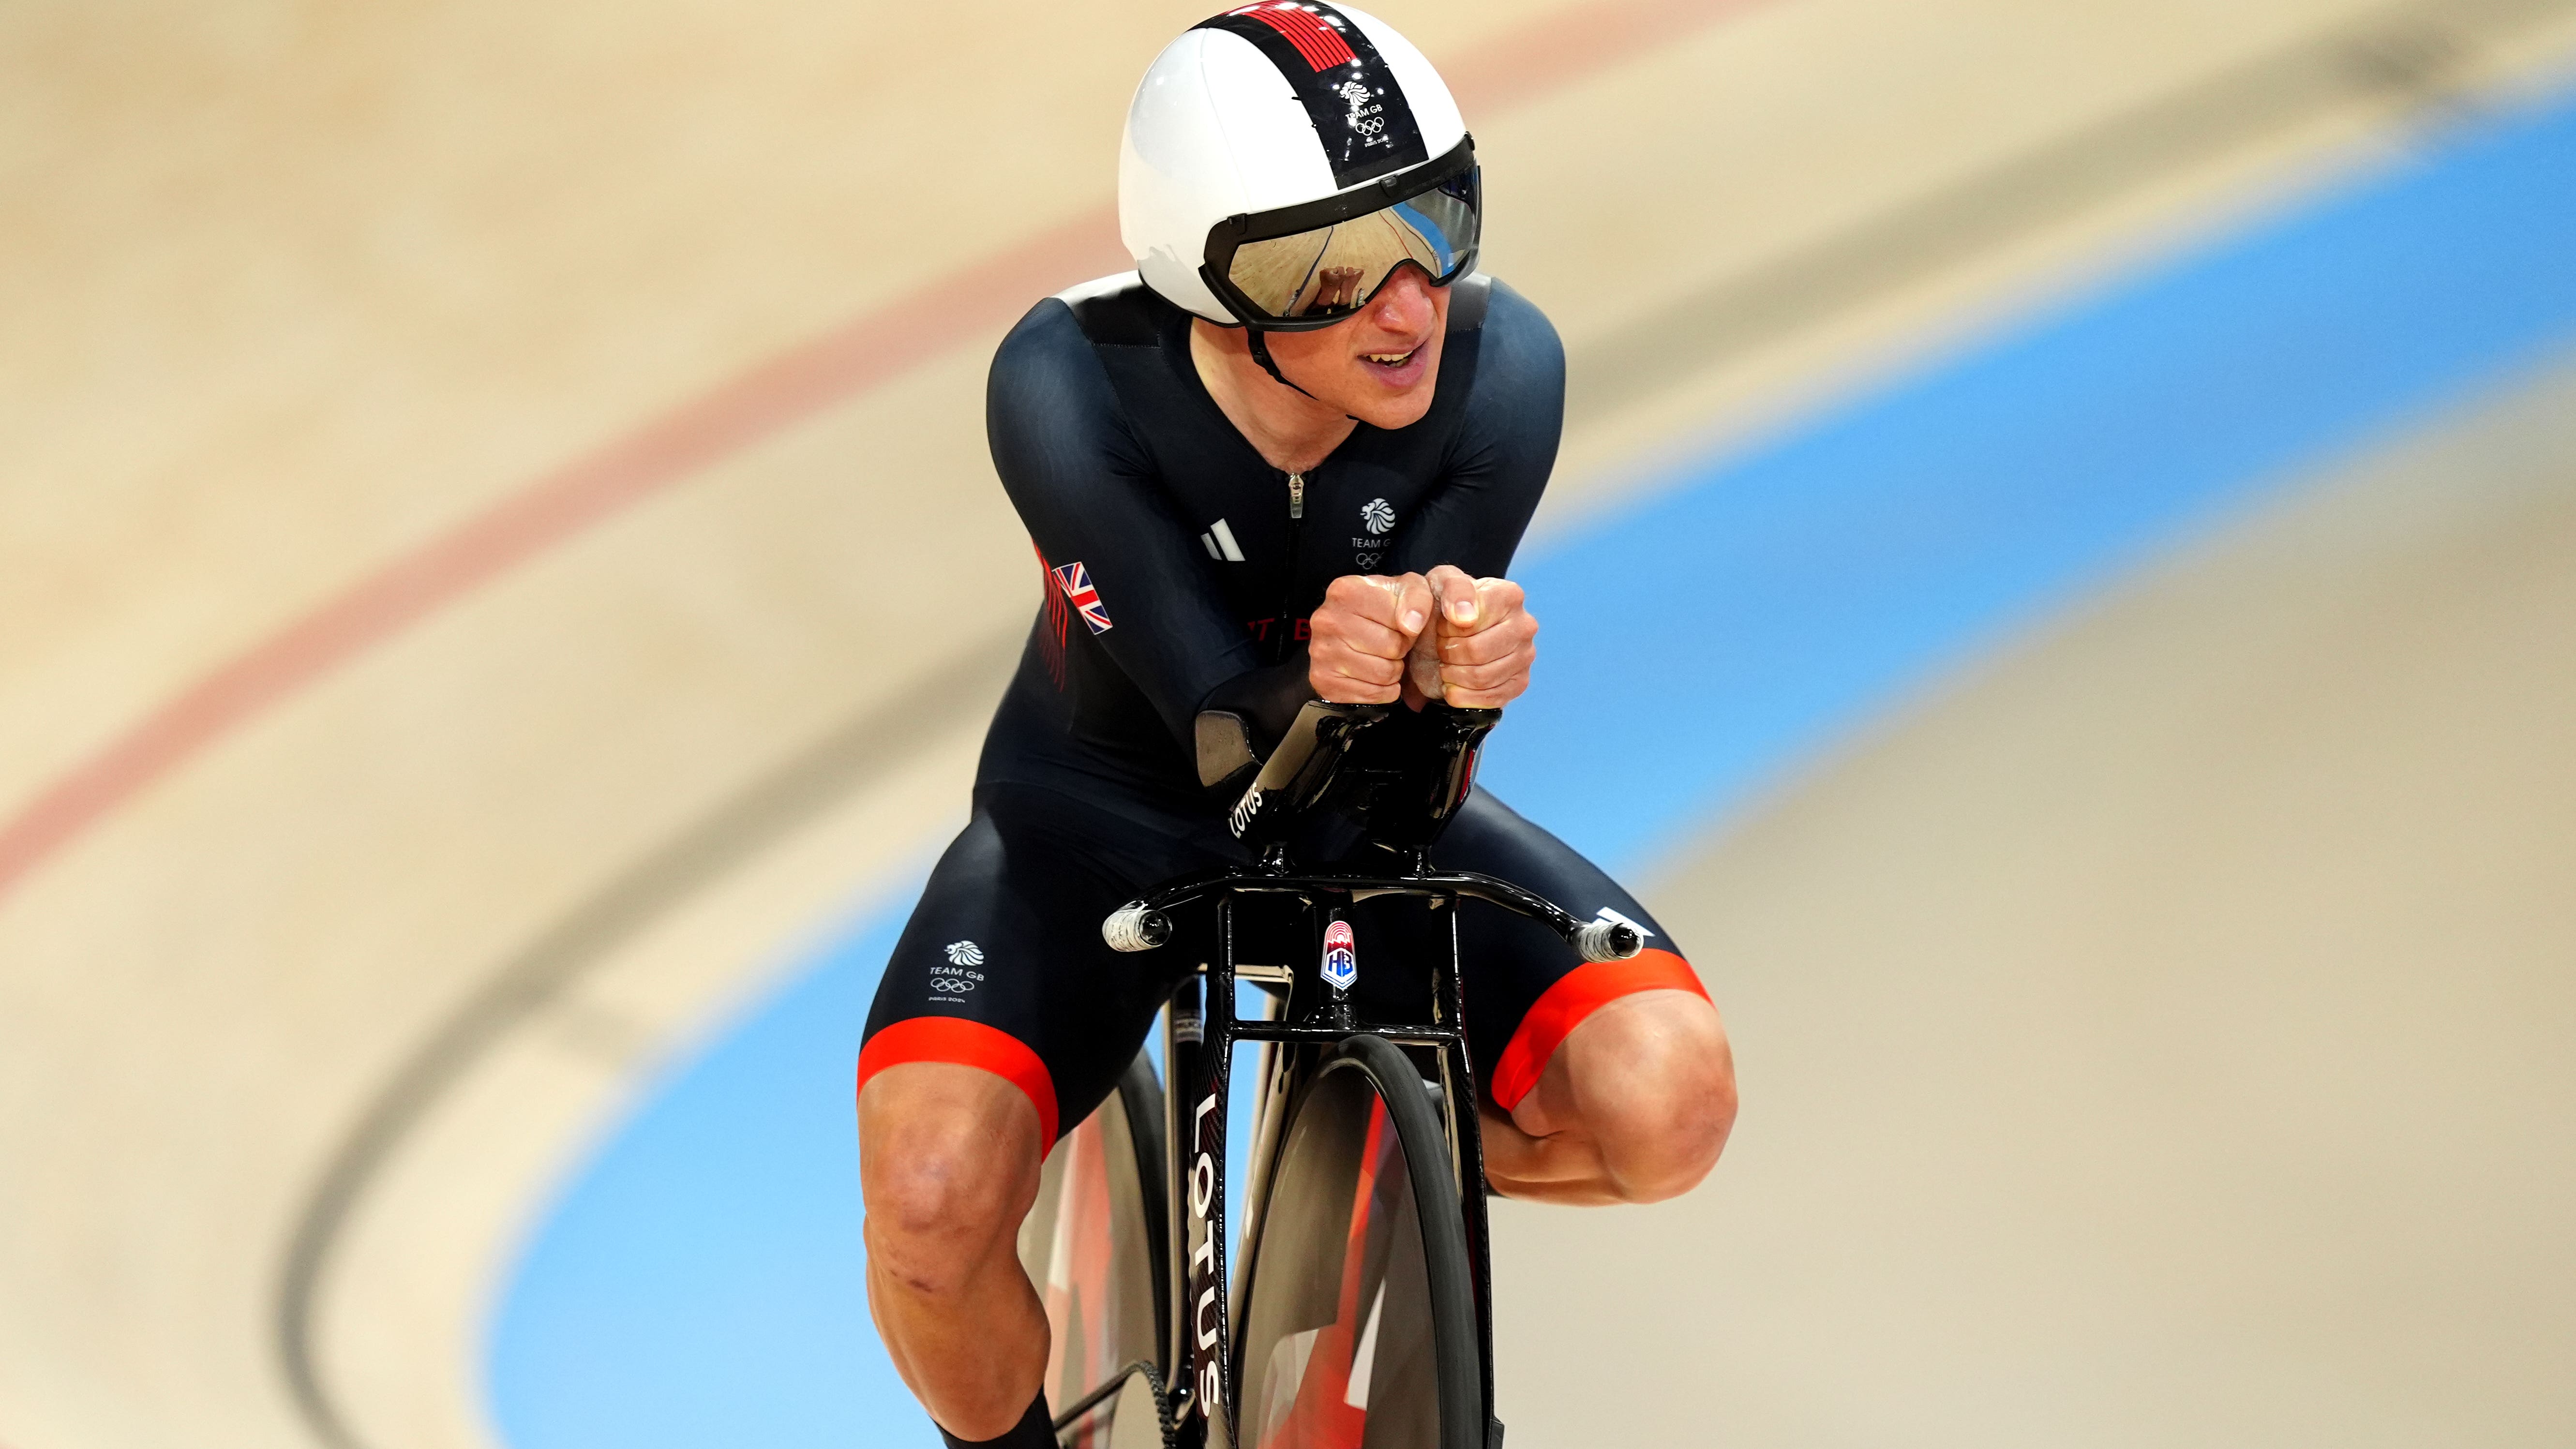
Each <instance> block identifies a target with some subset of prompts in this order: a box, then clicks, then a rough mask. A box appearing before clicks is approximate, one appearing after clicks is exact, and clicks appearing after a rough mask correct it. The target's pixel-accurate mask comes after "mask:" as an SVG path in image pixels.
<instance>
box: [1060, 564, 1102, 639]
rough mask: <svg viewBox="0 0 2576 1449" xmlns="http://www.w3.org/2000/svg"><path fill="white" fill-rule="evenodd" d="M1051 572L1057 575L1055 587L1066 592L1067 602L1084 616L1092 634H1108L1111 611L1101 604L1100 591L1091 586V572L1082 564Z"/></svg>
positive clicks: (1083, 618) (1064, 566)
mask: <svg viewBox="0 0 2576 1449" xmlns="http://www.w3.org/2000/svg"><path fill="white" fill-rule="evenodd" d="M1050 572H1052V573H1053V574H1054V575H1055V586H1056V587H1057V588H1059V589H1062V590H1064V597H1065V601H1066V602H1067V603H1070V604H1072V605H1073V608H1074V612H1075V613H1078V614H1080V615H1082V622H1084V623H1086V624H1089V625H1090V626H1091V632H1092V633H1094V634H1106V633H1108V632H1109V610H1108V609H1107V608H1106V607H1105V606H1103V605H1102V604H1101V602H1100V591H1099V590H1098V589H1095V588H1093V587H1092V586H1091V570H1089V569H1086V568H1084V567H1083V566H1082V565H1081V564H1080V563H1069V564H1065V565H1062V566H1061V567H1058V568H1055V569H1052V570H1050Z"/></svg>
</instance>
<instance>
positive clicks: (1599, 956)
mask: <svg viewBox="0 0 2576 1449" xmlns="http://www.w3.org/2000/svg"><path fill="white" fill-rule="evenodd" d="M1566 944H1568V945H1570V946H1572V947H1573V948H1574V953H1575V954H1576V955H1578V956H1581V957H1582V958H1583V959H1584V960H1586V961H1625V960H1627V959H1628V958H1629V957H1631V956H1634V955H1636V954H1637V953H1638V952H1640V951H1643V950H1645V949H1646V938H1645V937H1644V936H1643V935H1641V934H1639V933H1638V930H1637V928H1636V927H1634V926H1632V925H1629V924H1628V923H1627V922H1625V921H1586V922H1584V923H1583V924H1582V925H1579V926H1577V927H1575V928H1574V934H1573V935H1572V936H1570V937H1568V938H1567V941H1566Z"/></svg>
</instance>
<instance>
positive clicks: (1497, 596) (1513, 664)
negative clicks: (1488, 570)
mask: <svg viewBox="0 0 2576 1449" xmlns="http://www.w3.org/2000/svg"><path fill="white" fill-rule="evenodd" d="M1424 582H1425V583H1426V584H1427V585H1428V586H1429V587H1430V589H1431V592H1432V596H1433V598H1434V599H1435V600H1437V602H1438V605H1439V614H1440V622H1439V624H1438V626H1437V627H1436V628H1435V629H1434V630H1432V631H1431V634H1432V637H1433V638H1434V639H1436V641H1437V646H1436V647H1437V650H1438V654H1439V660H1440V685H1441V688H1440V689H1439V691H1437V692H1436V693H1434V691H1432V690H1430V689H1428V688H1425V689H1424V691H1423V692H1424V693H1426V694H1433V695H1434V697H1435V698H1445V699H1446V700H1448V702H1449V703H1451V704H1454V705H1457V706H1458V707H1459V708H1461V709H1500V708H1502V707H1503V706H1504V705H1507V704H1509V703H1511V702H1512V701H1513V700H1515V699H1518V698H1519V697H1520V694H1521V691H1522V690H1525V689H1527V688H1529V673H1530V666H1531V665H1532V664H1534V663H1536V662H1537V660H1538V620H1537V619H1536V618H1535V617H1533V616H1532V615H1531V614H1530V611H1529V610H1528V609H1527V608H1526V607H1524V605H1523V602H1522V599H1521V586H1520V585H1518V584H1516V583H1513V582H1512V581H1511V580H1509V579H1474V578H1469V577H1468V576H1467V572H1466V570H1464V569H1461V568H1457V567H1455V566H1453V565H1450V564H1442V565H1440V566H1439V567H1437V568H1435V569H1433V570H1432V571H1431V576H1430V577H1429V578H1428V579H1426V580H1425V581H1424Z"/></svg>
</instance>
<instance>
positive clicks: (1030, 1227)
mask: <svg viewBox="0 0 2576 1449" xmlns="http://www.w3.org/2000/svg"><path fill="white" fill-rule="evenodd" d="M1162 1187H1163V1097H1162V1089H1161V1088H1160V1087H1159V1086H1158V1085H1157V1084H1156V1083H1155V1081H1154V1067H1153V1064H1152V1063H1151V1062H1149V1061H1147V1060H1146V1059H1145V1058H1144V1056H1143V1055H1142V1054H1141V1053H1140V1054H1139V1055H1138V1056H1137V1058H1136V1060H1135V1061H1133V1062H1131V1063H1129V1064H1128V1067H1127V1071H1126V1074H1125V1075H1123V1076H1122V1077H1120V1078H1119V1080H1118V1086H1117V1088H1116V1089H1115V1090H1114V1091H1112V1092H1111V1093H1110V1094H1109V1099H1108V1100H1107V1101H1105V1102H1102V1103H1101V1104H1100V1110H1098V1111H1096V1112H1094V1113H1092V1114H1091V1115H1090V1116H1089V1117H1086V1118H1084V1119H1083V1121H1082V1124H1081V1125H1080V1126H1078V1127H1076V1128H1074V1129H1073V1130H1072V1131H1071V1132H1068V1133H1066V1134H1065V1136H1064V1140H1063V1141H1061V1142H1058V1143H1057V1144H1056V1145H1055V1149H1054V1150H1053V1151H1052V1152H1049V1153H1048V1154H1047V1159H1046V1165H1045V1167H1044V1168H1043V1169H1042V1170H1041V1172H1040V1173H1039V1176H1038V1195H1037V1201H1036V1203H1035V1204H1033V1205H1032V1206H1031V1207H1030V1209H1029V1215H1028V1218H1027V1219H1026V1220H1025V1221H1024V1222H1022V1223H1021V1225H1020V1264H1021V1266H1022V1267H1024V1268H1026V1269H1027V1270H1028V1274H1029V1281H1030V1282H1031V1283H1033V1284H1035V1285H1036V1286H1037V1290H1038V1295H1039V1297H1040V1298H1041V1300H1043V1302H1044V1303H1045V1305H1046V1315H1047V1333H1048V1346H1047V1370H1046V1392H1047V1403H1048V1404H1049V1406H1050V1407H1052V1408H1054V1409H1055V1410H1056V1412H1057V1414H1058V1416H1059V1417H1060V1418H1063V1419H1064V1420H1065V1422H1064V1423H1063V1425H1062V1427H1061V1429H1060V1430H1059V1432H1058V1434H1057V1442H1058V1443H1060V1444H1061V1445H1063V1446H1064V1449H1162V1444H1163V1434H1162V1431H1161V1428H1160V1427H1159V1424H1158V1422H1157V1414H1158V1407H1157V1405H1156V1403H1155V1401H1154V1393H1153V1389H1152V1383H1153V1378H1152V1375H1151V1373H1150V1371H1147V1370H1143V1369H1141V1368H1140V1366H1143V1365H1151V1364H1154V1363H1157V1362H1159V1361H1160V1360H1161V1358H1162V1342H1161V1339H1162V1322H1163V1313H1162V1296H1163V1284H1162V1280H1163V1275H1164V1266H1163V1210H1162V1209H1163V1199H1162ZM1086 1400H1090V1401H1091V1406H1090V1407H1088V1408H1077V1407H1076V1406H1078V1405H1082V1404H1083V1403H1084V1401H1086Z"/></svg>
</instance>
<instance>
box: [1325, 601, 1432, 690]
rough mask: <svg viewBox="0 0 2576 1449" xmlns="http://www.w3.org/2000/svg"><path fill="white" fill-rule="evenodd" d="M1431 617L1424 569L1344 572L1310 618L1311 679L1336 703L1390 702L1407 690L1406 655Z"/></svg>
mask: <svg viewBox="0 0 2576 1449" xmlns="http://www.w3.org/2000/svg"><path fill="white" fill-rule="evenodd" d="M1430 619H1431V587H1430V585H1429V584H1427V583H1425V582H1424V580H1423V577H1422V575H1420V574H1406V575H1404V576H1403V577H1401V578H1388V577H1386V576H1384V575H1382V574H1344V575H1342V576H1341V577H1340V578H1338V579H1335V580H1333V582H1332V584H1331V586H1330V587H1328V588H1326V589H1325V590H1324V602H1323V604H1322V605H1321V606H1319V607H1318V608H1317V609H1316V610H1315V614H1314V617H1313V618H1312V619H1311V620H1309V621H1308V625H1307V632H1308V634H1309V635H1310V637H1311V641H1312V642H1310V643H1309V644H1308V645H1307V650H1306V681H1307V683H1309V684H1312V685H1313V686H1314V687H1315V693H1316V694H1317V695H1319V696H1321V697H1323V698H1325V699H1329V700H1331V701H1333V702H1334V703H1336V704H1389V703H1392V702H1394V700H1395V698H1396V696H1397V695H1398V694H1399V693H1400V692H1401V684H1402V681H1403V679H1404V656H1405V655H1406V653H1407V652H1409V651H1410V650H1411V649H1412V648H1413V641H1414V640H1415V639H1416V638H1418V637H1420V635H1421V634H1422V632H1423V626H1424V625H1425V624H1427V623H1429V622H1430Z"/></svg>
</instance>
